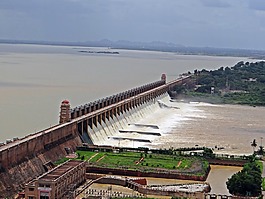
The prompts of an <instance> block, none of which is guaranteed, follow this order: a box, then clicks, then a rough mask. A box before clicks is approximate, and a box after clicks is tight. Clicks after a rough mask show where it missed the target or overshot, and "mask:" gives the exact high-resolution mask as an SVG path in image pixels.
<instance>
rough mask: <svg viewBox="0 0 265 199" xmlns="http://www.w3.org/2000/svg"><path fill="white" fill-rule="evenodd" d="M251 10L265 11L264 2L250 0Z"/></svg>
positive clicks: (262, 0) (261, 0)
mask: <svg viewBox="0 0 265 199" xmlns="http://www.w3.org/2000/svg"><path fill="white" fill-rule="evenodd" d="M249 8H250V9H253V10H261V11H265V1H264V0H249Z"/></svg>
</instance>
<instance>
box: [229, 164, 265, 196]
mask: <svg viewBox="0 0 265 199" xmlns="http://www.w3.org/2000/svg"><path fill="white" fill-rule="evenodd" d="M261 183H262V178H261V170H260V168H259V166H258V165H257V163H256V162H255V161H251V162H249V163H247V164H245V165H244V168H243V169H242V171H239V172H238V173H236V174H234V175H233V176H232V177H231V178H229V179H228V181H227V182H226V185H227V189H228V190H229V193H230V194H233V195H237V196H259V195H260V194H261Z"/></svg>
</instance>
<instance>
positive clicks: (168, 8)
mask: <svg viewBox="0 0 265 199" xmlns="http://www.w3.org/2000/svg"><path fill="white" fill-rule="evenodd" d="M0 39H15V40H40V41H64V42H85V41H97V40H102V39H109V40H112V41H118V40H128V41H140V42H152V41H162V42H170V43H175V44H181V45H184V46H194V47H216V48H241V49H260V50H265V0H0Z"/></svg>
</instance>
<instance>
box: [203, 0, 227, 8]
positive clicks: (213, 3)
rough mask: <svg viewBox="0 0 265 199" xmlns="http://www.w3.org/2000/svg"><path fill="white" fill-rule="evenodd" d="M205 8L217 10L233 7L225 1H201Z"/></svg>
mask: <svg viewBox="0 0 265 199" xmlns="http://www.w3.org/2000/svg"><path fill="white" fill-rule="evenodd" d="M200 1H201V3H202V4H203V5H204V6H207V7H215V8H228V7H230V6H231V5H230V4H229V3H228V1H225V0H200Z"/></svg>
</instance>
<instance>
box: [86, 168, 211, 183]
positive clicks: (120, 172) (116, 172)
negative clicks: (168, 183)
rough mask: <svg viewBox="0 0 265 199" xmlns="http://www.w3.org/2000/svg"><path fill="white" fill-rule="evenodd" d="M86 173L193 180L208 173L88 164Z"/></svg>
mask: <svg viewBox="0 0 265 199" xmlns="http://www.w3.org/2000/svg"><path fill="white" fill-rule="evenodd" d="M209 171H210V170H209ZM87 173H98V174H113V175H125V176H137V177H154V178H169V179H182V180H195V181H205V180H206V178H207V176H208V173H206V174H205V175H204V176H195V175H188V174H183V173H173V172H172V173H170V172H141V171H133V170H126V169H111V168H99V167H93V166H88V167H87Z"/></svg>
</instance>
